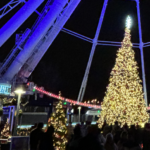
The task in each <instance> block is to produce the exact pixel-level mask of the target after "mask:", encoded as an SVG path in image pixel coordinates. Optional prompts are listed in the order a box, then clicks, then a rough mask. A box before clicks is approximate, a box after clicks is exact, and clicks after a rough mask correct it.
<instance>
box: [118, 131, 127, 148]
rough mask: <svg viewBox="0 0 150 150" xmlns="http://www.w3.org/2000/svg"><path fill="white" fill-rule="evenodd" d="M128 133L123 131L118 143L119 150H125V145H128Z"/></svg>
mask: <svg viewBox="0 0 150 150" xmlns="http://www.w3.org/2000/svg"><path fill="white" fill-rule="evenodd" d="M127 140H128V133H127V131H123V132H122V133H121V136H120V140H119V142H118V144H117V145H118V150H124V145H125V144H126V143H127Z"/></svg>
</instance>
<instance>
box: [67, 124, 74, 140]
mask: <svg viewBox="0 0 150 150" xmlns="http://www.w3.org/2000/svg"><path fill="white" fill-rule="evenodd" d="M72 137H73V126H72V123H69V124H68V126H67V140H68V141H70V140H71V139H72Z"/></svg>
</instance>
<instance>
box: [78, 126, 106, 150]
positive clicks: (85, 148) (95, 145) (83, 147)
mask: <svg viewBox="0 0 150 150" xmlns="http://www.w3.org/2000/svg"><path fill="white" fill-rule="evenodd" d="M87 131H88V133H87V135H86V136H85V137H84V138H82V139H81V141H80V143H79V148H78V149H77V150H103V146H102V145H101V143H100V141H99V130H98V128H97V126H89V127H88V130H87Z"/></svg>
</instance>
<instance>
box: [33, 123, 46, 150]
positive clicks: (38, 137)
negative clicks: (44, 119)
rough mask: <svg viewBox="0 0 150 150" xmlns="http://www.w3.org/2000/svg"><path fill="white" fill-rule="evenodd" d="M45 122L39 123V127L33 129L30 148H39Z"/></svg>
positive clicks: (34, 149)
mask: <svg viewBox="0 0 150 150" xmlns="http://www.w3.org/2000/svg"><path fill="white" fill-rule="evenodd" d="M42 128H43V123H39V124H38V126H37V128H36V129H34V130H32V131H31V133H30V150H37V149H38V146H39V142H40V140H41V139H42V137H43V134H44V132H43V131H42Z"/></svg>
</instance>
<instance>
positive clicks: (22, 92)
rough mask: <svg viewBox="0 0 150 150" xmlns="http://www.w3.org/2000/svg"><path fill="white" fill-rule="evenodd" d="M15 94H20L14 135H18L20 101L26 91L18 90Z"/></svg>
mask: <svg viewBox="0 0 150 150" xmlns="http://www.w3.org/2000/svg"><path fill="white" fill-rule="evenodd" d="M14 92H15V93H16V94H18V100H17V111H16V119H15V127H14V135H17V126H18V116H19V109H20V99H21V94H24V93H25V91H23V89H17V90H16V91H14Z"/></svg>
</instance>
